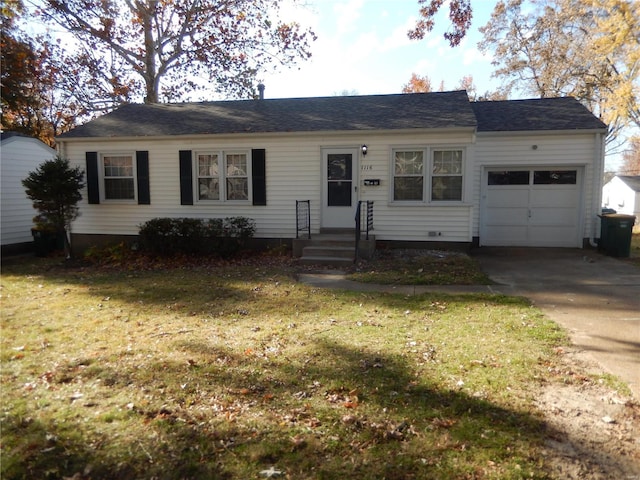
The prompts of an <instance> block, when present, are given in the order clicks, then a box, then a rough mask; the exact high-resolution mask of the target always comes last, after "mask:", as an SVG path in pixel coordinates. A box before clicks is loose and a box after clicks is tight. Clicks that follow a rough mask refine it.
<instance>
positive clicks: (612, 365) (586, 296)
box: [473, 247, 640, 400]
mask: <svg viewBox="0 0 640 480" xmlns="http://www.w3.org/2000/svg"><path fill="white" fill-rule="evenodd" d="M473 256H474V258H476V260H477V261H478V262H479V263H480V266H481V267H482V269H483V271H484V272H485V273H486V274H487V275H489V277H491V279H492V280H494V281H495V282H497V283H498V285H493V286H491V290H492V291H493V292H496V293H504V294H508V295H521V296H524V297H527V298H529V299H530V300H531V301H532V302H533V303H534V304H535V305H536V306H537V307H539V308H541V309H542V310H543V311H544V312H545V313H546V314H547V315H548V316H549V317H550V318H552V319H553V320H554V321H556V322H557V323H559V324H560V325H562V326H563V327H565V328H566V329H567V330H568V331H569V333H570V335H571V339H572V341H573V343H574V344H575V345H576V347H577V348H578V349H580V350H581V351H582V353H583V354H584V355H585V356H586V357H587V358H590V359H591V360H593V361H595V362H597V363H598V364H599V365H600V366H601V367H602V369H603V370H604V371H606V372H609V373H612V374H614V375H617V376H619V377H620V378H622V379H623V380H625V381H626V382H628V383H629V386H630V388H631V390H632V392H633V395H634V397H635V398H636V399H637V400H640V268H637V267H635V266H633V265H630V264H628V263H625V262H624V261H622V260H619V259H616V258H611V257H607V256H604V255H601V254H599V253H597V252H596V251H594V250H579V249H555V248H486V247H485V248H479V249H477V250H475V251H474V254H473Z"/></svg>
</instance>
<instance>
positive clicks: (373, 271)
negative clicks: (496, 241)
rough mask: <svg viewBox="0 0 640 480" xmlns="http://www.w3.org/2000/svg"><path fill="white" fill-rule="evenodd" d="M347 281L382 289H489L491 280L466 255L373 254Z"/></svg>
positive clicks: (406, 251) (428, 252) (423, 252)
mask: <svg viewBox="0 0 640 480" xmlns="http://www.w3.org/2000/svg"><path fill="white" fill-rule="evenodd" d="M349 279H350V280H354V281H357V282H363V283H378V284H383V285H489V284H491V280H490V279H489V277H487V275H485V274H484V273H483V272H482V270H480V266H479V265H478V263H477V262H476V261H475V260H474V259H473V258H471V257H470V256H469V255H467V254H465V253H462V252H456V251H445V250H418V249H416V250H413V249H404V250H394V249H388V250H377V251H376V252H375V256H374V258H373V259H372V260H370V261H366V260H363V261H360V262H359V264H358V266H357V271H355V272H352V273H350V274H349Z"/></svg>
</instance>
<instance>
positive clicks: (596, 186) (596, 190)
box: [589, 133, 604, 248]
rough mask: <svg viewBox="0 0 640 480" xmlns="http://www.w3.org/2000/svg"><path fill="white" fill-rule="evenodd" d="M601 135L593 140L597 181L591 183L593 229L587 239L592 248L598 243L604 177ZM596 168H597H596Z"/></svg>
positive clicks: (596, 135) (598, 134)
mask: <svg viewBox="0 0 640 480" xmlns="http://www.w3.org/2000/svg"><path fill="white" fill-rule="evenodd" d="M602 139H603V136H602V133H596V134H595V140H594V143H595V145H594V162H593V163H594V172H593V175H594V176H595V175H598V178H597V181H596V179H595V178H594V181H593V201H592V208H593V213H592V215H593V228H592V230H591V237H590V238H589V245H591V246H592V247H593V248H597V247H598V241H597V240H596V231H598V226H599V220H598V219H599V218H600V217H598V213H599V212H600V209H601V207H602V180H603V177H604V145H603V143H604V142H603V140H602ZM596 167H597V168H596Z"/></svg>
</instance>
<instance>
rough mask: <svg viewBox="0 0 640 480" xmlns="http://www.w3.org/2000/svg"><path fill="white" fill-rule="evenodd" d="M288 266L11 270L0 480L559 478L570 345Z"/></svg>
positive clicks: (5, 288) (514, 320) (448, 300)
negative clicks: (550, 439) (547, 441)
mask: <svg viewBox="0 0 640 480" xmlns="http://www.w3.org/2000/svg"><path fill="white" fill-rule="evenodd" d="M290 273H291V268H290V266H288V265H287V264H286V262H283V265H281V266H280V265H278V264H277V262H275V261H273V260H270V261H269V262H268V263H267V264H266V265H264V264H261V263H260V262H248V263H247V262H244V263H242V262H240V263H238V264H234V263H233V262H230V263H224V264H223V263H218V264H208V263H207V262H201V264H200V265H199V266H193V265H191V266H187V267H185V266H183V265H180V264H176V265H174V266H164V267H156V268H149V269H148V270H137V271H136V270H129V269H123V268H100V267H75V268H65V267H61V266H60V265H59V260H55V259H54V260H51V259H32V258H29V259H27V260H25V262H23V263H17V264H14V265H8V266H3V275H2V350H1V362H2V376H1V382H2V414H1V418H0V419H1V421H2V450H1V454H2V458H1V469H2V470H1V472H0V473H1V475H0V476H1V477H2V478H6V479H11V478H41V479H46V478H63V477H72V478H75V479H113V478H118V479H129V478H130V479H134V478H135V479H141V478H143V479H151V478H162V479H183V478H185V479H186V478H211V479H258V478H269V477H273V478H276V477H280V478H290V479H311V478H314V479H315V478H326V479H347V478H348V479H381V478H393V479H413V478H434V479H442V478H493V479H508V478H514V479H515V478H546V477H547V475H548V471H547V470H546V466H545V457H544V456H543V454H542V450H543V437H544V434H545V424H544V422H543V421H542V419H541V418H540V416H539V415H537V414H536V413H535V409H534V408H533V407H532V400H533V398H532V397H533V395H534V392H535V391H536V388H537V387H538V386H539V384H540V383H542V382H547V381H550V380H552V377H553V376H554V375H555V373H553V372H555V371H556V370H555V369H554V368H553V366H554V364H555V362H556V360H557V354H556V350H555V347H557V346H559V345H561V344H563V342H565V341H566V337H565V335H564V334H563V332H562V331H561V330H560V329H559V328H558V327H557V326H556V325H555V324H553V323H552V322H550V321H549V320H547V319H546V318H544V317H543V315H542V314H541V313H540V311H538V310H537V309H535V308H532V307H531V306H530V305H529V304H528V303H527V302H526V301H525V300H523V299H519V298H509V297H503V296H488V295H466V296H447V295H443V294H426V295H419V296H411V297H405V296H401V295H390V294H371V293H367V294H362V293H353V292H340V291H328V290H321V289H317V288H312V287H310V286H306V285H302V284H299V283H296V282H295V281H294V280H293V279H292V278H293V276H292V275H290ZM550 372H551V373H550Z"/></svg>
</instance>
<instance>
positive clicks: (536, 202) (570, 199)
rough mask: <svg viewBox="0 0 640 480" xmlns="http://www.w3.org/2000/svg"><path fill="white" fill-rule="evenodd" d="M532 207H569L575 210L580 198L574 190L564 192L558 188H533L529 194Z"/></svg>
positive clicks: (564, 190)
mask: <svg viewBox="0 0 640 480" xmlns="http://www.w3.org/2000/svg"><path fill="white" fill-rule="evenodd" d="M530 198H531V206H532V207H537V206H540V207H553V208H556V207H559V206H560V207H562V206H564V205H569V206H571V208H573V209H575V207H576V206H577V204H578V199H579V198H580V196H579V194H578V191H577V190H575V189H571V190H566V189H560V188H550V189H547V188H544V189H537V188H535V187H534V188H533V189H532V190H531V194H530Z"/></svg>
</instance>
